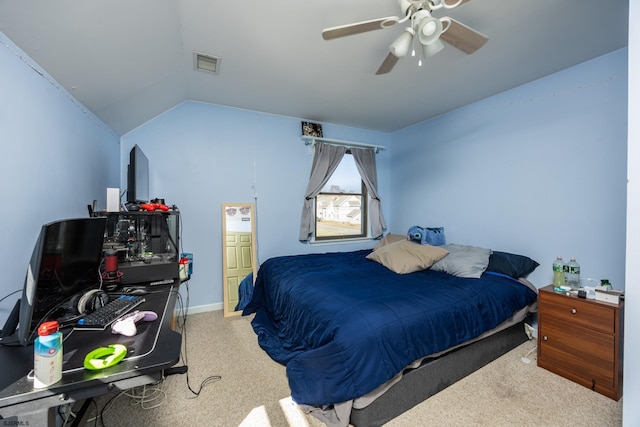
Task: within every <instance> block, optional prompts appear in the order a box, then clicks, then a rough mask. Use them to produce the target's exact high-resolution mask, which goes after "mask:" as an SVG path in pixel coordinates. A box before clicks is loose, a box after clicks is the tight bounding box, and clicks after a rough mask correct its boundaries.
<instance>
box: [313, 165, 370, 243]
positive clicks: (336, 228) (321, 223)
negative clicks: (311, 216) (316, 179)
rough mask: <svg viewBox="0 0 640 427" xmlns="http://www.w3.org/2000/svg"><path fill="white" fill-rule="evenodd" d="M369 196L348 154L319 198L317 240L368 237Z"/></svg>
mask: <svg viewBox="0 0 640 427" xmlns="http://www.w3.org/2000/svg"><path fill="white" fill-rule="evenodd" d="M366 207H367V193H366V188H365V186H364V184H363V183H362V178H361V177H360V173H359V172H358V168H357V167H356V163H355V160H354V159H353V156H352V155H351V154H345V155H344V157H343V158H342V160H341V161H340V164H339V165H338V168H337V169H336V170H335V172H334V173H333V175H332V176H331V178H330V179H329V181H328V182H327V184H325V186H324V187H323V189H322V191H321V192H320V194H318V196H316V232H315V238H316V240H334V239H345V238H354V237H365V236H366V234H367V233H366V230H367V209H366Z"/></svg>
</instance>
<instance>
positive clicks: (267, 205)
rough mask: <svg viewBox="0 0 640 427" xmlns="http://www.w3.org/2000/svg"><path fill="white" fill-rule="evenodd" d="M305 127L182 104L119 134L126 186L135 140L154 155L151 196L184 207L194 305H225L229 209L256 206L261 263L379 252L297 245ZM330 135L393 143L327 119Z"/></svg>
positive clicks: (385, 166) (381, 162)
mask: <svg viewBox="0 0 640 427" xmlns="http://www.w3.org/2000/svg"><path fill="white" fill-rule="evenodd" d="M300 122H301V119H299V118H292V117H284V116H276V115H270V114H263V113H258V112H254V111H247V110H241V109H234V108H228V107H222V106H217V105H211V104H204V103H199V102H184V103H182V104H180V105H178V106H176V107H175V108H173V109H171V110H169V111H167V112H166V113H164V114H162V115H160V116H158V117H156V118H155V119H153V120H151V121H150V122H148V123H146V124H145V125H143V126H140V127H139V128H137V129H135V130H133V131H131V132H129V133H127V134H126V135H124V136H123V137H122V138H121V146H122V151H121V159H120V160H121V182H122V184H121V185H122V188H125V187H126V170H127V164H128V153H129V150H130V149H131V147H133V146H134V145H135V144H137V145H138V146H140V148H142V151H143V152H144V153H145V155H146V156H147V157H148V158H149V167H150V183H149V185H150V193H151V197H152V198H153V197H158V198H164V199H165V202H166V203H167V204H176V205H177V206H178V208H179V209H180V212H181V217H182V225H183V233H182V247H183V249H184V251H185V252H192V253H193V254H194V274H193V275H192V277H191V281H190V283H189V287H190V289H189V290H190V299H191V306H192V307H197V306H209V307H206V308H207V309H211V308H214V309H220V308H221V304H220V303H221V302H222V218H221V205H222V203H226V202H232V203H256V207H257V212H256V216H257V220H258V222H257V234H258V239H257V243H258V262H262V261H264V260H266V259H267V258H270V257H273V256H278V255H289V254H300V253H307V252H326V251H344V250H355V249H361V248H368V247H372V246H373V243H372V242H360V243H352V244H341V245H308V244H303V243H300V242H299V241H298V232H299V226H300V216H301V213H302V203H303V197H304V193H305V190H306V186H307V181H308V177H309V172H310V169H311V161H312V156H311V151H310V149H309V147H308V146H305V145H304V143H303V142H302V140H301V139H300V135H301V126H300ZM323 133H324V136H325V137H327V138H333V139H342V140H350V141H356V142H366V143H369V144H376V145H383V146H388V145H389V134H386V133H380V132H375V131H368V130H362V129H356V128H349V127H344V126H337V125H331V124H324V123H323ZM388 160H389V151H388V150H383V151H380V152H379V154H378V156H377V165H378V179H379V187H380V195H381V199H382V201H383V204H384V206H385V208H384V209H385V215H386V219H387V221H388V220H389V219H390V214H389V206H390V203H388V202H387V200H389V175H390V173H389V161H388ZM254 186H255V191H254ZM256 197H257V199H256ZM212 304H214V305H213V306H211V305H212ZM202 308H203V307H201V308H200V309H202Z"/></svg>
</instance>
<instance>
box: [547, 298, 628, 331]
mask: <svg viewBox="0 0 640 427" xmlns="http://www.w3.org/2000/svg"><path fill="white" fill-rule="evenodd" d="M539 298H540V305H541V306H542V305H544V313H545V314H546V315H547V316H549V317H554V318H557V320H558V321H559V322H561V323H571V324H573V325H581V326H584V327H585V328H589V329H595V330H598V331H602V332H605V333H609V334H614V333H615V332H616V331H615V324H616V313H615V310H613V309H612V308H610V307H607V306H605V305H603V304H600V303H594V302H591V301H585V300H581V299H578V298H573V297H568V296H565V295H560V294H552V293H549V292H544V293H541V294H540V296H539Z"/></svg>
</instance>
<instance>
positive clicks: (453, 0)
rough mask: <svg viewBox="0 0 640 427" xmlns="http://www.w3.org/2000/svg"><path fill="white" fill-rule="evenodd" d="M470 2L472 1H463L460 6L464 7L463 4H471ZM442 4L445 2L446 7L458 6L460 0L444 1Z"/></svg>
mask: <svg viewBox="0 0 640 427" xmlns="http://www.w3.org/2000/svg"><path fill="white" fill-rule="evenodd" d="M469 1H470V0H462V1H461V2H460V4H459V5H458V6H462V5H463V4H465V3H467V2H469ZM442 2H443V3H444V4H445V5H446V6H449V7H451V5H454V4H456V3H457V2H458V0H442Z"/></svg>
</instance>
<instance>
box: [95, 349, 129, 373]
mask: <svg viewBox="0 0 640 427" xmlns="http://www.w3.org/2000/svg"><path fill="white" fill-rule="evenodd" d="M126 355H127V347H125V346H123V345H122V344H109V346H107V347H98V348H96V349H95V350H93V351H92V352H90V353H89V354H87V356H86V357H85V358H84V367H85V368H86V369H89V370H91V371H97V370H99V369H104V368H109V367H111V366H113V365H115V364H117V363H118V362H120V361H121V360H122V359H124V356H126Z"/></svg>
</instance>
